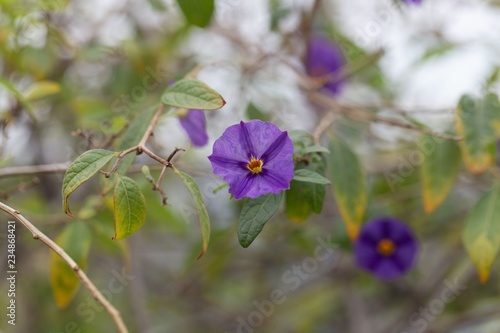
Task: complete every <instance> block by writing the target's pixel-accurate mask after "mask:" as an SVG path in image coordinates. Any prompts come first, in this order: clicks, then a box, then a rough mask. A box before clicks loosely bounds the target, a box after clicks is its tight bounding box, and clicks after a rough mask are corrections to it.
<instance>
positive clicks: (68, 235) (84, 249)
mask: <svg viewBox="0 0 500 333" xmlns="http://www.w3.org/2000/svg"><path fill="white" fill-rule="evenodd" d="M91 242H92V234H91V233H90V231H89V229H88V227H87V225H86V224H85V223H84V222H81V221H76V222H72V223H70V224H69V225H68V226H67V227H66V228H65V229H64V231H63V232H62V233H61V234H60V235H59V236H58V237H57V238H56V243H57V244H58V245H59V246H60V247H61V248H63V249H64V251H66V253H67V254H68V255H69V256H70V257H71V258H73V260H75V262H76V263H77V264H78V266H79V267H80V269H83V270H84V269H85V268H86V266H87V258H88V255H89V251H90V245H91ZM50 284H51V286H52V292H53V294H54V298H55V300H56V303H57V305H58V306H59V307H60V308H65V307H67V306H68V305H69V304H70V302H71V300H72V299H73V297H74V296H75V295H76V292H77V291H78V286H79V285H80V279H79V278H78V276H77V275H76V274H75V272H74V271H73V269H72V268H71V267H69V265H68V264H67V263H66V262H65V261H63V260H62V259H61V257H59V255H58V254H57V253H55V252H51V253H50Z"/></svg>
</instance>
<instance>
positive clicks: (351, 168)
mask: <svg viewBox="0 0 500 333" xmlns="http://www.w3.org/2000/svg"><path fill="white" fill-rule="evenodd" d="M330 171H331V179H332V187H333V193H334V195H335V200H336V202H337V205H338V207H339V210H340V214H341V215H342V218H343V220H344V222H345V224H346V230H347V234H348V235H349V238H350V239H351V240H354V239H356V237H357V236H358V232H359V228H360V226H361V224H362V222H363V218H364V215H365V211H366V204H367V194H366V177H365V173H364V170H363V168H362V166H361V163H360V161H359V159H358V157H357V156H356V155H355V154H354V153H353V152H352V151H351V149H350V148H349V146H347V144H345V143H344V142H343V141H341V140H340V139H338V138H336V137H333V138H332V139H331V141H330Z"/></svg>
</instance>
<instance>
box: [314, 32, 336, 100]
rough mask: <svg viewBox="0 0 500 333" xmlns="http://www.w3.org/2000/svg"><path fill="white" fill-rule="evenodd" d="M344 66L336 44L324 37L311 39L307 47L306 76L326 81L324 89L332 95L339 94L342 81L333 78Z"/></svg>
mask: <svg viewBox="0 0 500 333" xmlns="http://www.w3.org/2000/svg"><path fill="white" fill-rule="evenodd" d="M344 64H345V59H344V56H343V54H342V51H341V50H340V48H339V47H338V46H337V45H336V44H334V43H332V42H331V41H330V40H328V39H326V38H324V37H319V36H316V37H313V38H311V40H310V41H309V45H308V47H307V56H306V70H307V74H308V75H309V76H311V77H324V78H325V79H327V80H326V83H325V84H324V88H325V89H327V90H328V91H330V92H331V93H332V94H337V93H339V92H340V89H341V88H342V86H343V84H344V80H343V79H340V80H338V79H336V78H335V77H334V76H335V74H334V73H338V70H339V69H340V68H342V66H344ZM330 74H332V75H330ZM328 75H330V77H328Z"/></svg>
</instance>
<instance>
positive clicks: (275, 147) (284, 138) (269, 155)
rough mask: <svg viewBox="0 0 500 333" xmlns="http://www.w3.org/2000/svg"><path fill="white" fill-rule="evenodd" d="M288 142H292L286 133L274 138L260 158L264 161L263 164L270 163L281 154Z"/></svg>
mask: <svg viewBox="0 0 500 333" xmlns="http://www.w3.org/2000/svg"><path fill="white" fill-rule="evenodd" d="M288 141H290V142H292V140H291V139H290V138H289V137H288V133H287V132H286V131H285V132H282V133H281V134H280V135H279V136H278V137H277V138H276V140H275V141H274V142H273V143H272V144H271V145H270V146H269V147H268V148H267V149H266V151H265V152H264V153H263V154H262V156H261V157H260V158H261V159H262V160H263V161H264V163H266V162H267V161H271V160H272V159H273V158H275V157H276V156H277V155H278V154H279V153H280V152H281V150H282V149H283V147H284V146H285V145H286V144H287V143H288ZM292 144H293V143H292Z"/></svg>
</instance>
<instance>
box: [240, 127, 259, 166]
mask: <svg viewBox="0 0 500 333" xmlns="http://www.w3.org/2000/svg"><path fill="white" fill-rule="evenodd" d="M240 127H241V131H240V141H241V144H242V147H243V150H245V151H246V152H247V154H248V156H247V158H248V160H250V159H251V158H252V157H256V156H257V155H256V151H255V148H254V147H253V143H252V138H251V137H250V133H249V132H248V127H247V125H246V124H245V123H244V122H243V121H240Z"/></svg>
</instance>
